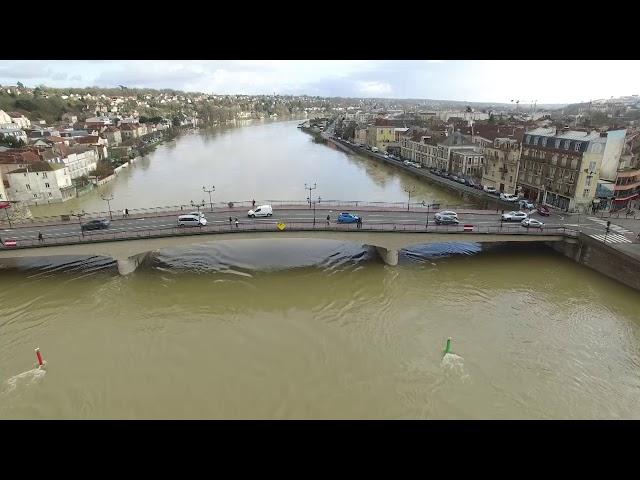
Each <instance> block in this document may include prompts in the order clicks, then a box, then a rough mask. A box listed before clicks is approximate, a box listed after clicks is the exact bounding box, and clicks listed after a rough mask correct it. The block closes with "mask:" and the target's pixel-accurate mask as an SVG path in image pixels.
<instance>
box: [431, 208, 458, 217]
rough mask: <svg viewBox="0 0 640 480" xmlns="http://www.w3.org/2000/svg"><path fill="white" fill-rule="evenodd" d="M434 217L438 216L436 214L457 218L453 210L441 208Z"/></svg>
mask: <svg viewBox="0 0 640 480" xmlns="http://www.w3.org/2000/svg"><path fill="white" fill-rule="evenodd" d="M435 216H436V218H438V216H440V217H453V218H455V219H457V218H458V214H457V213H456V212H454V211H453V210H443V211H441V212H438V213H436V215H435Z"/></svg>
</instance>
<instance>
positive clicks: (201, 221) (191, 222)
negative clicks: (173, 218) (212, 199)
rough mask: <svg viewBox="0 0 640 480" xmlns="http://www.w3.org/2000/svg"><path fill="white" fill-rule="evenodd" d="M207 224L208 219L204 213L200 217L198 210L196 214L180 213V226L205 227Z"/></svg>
mask: <svg viewBox="0 0 640 480" xmlns="http://www.w3.org/2000/svg"><path fill="white" fill-rule="evenodd" d="M206 224H207V219H206V218H204V215H203V216H201V217H198V215H197V212H196V215H180V216H179V217H178V226H179V227H200V226H202V227H204V226H205V225H206Z"/></svg>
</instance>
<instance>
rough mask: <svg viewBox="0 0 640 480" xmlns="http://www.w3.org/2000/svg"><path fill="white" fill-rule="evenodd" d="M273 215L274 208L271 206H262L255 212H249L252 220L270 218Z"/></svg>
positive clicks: (248, 214)
mask: <svg viewBox="0 0 640 480" xmlns="http://www.w3.org/2000/svg"><path fill="white" fill-rule="evenodd" d="M271 215H273V208H271V205H260V206H259V207H258V208H256V209H255V210H249V211H248V212H247V216H248V217H250V218H256V217H270V216H271Z"/></svg>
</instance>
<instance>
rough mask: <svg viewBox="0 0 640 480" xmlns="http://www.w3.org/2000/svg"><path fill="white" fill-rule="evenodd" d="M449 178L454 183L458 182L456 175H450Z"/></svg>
mask: <svg viewBox="0 0 640 480" xmlns="http://www.w3.org/2000/svg"><path fill="white" fill-rule="evenodd" d="M449 178H450V179H451V180H453V181H454V182H457V181H458V177H457V176H456V175H449Z"/></svg>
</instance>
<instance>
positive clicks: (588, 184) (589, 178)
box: [585, 177, 591, 187]
mask: <svg viewBox="0 0 640 480" xmlns="http://www.w3.org/2000/svg"><path fill="white" fill-rule="evenodd" d="M585 185H586V186H587V187H590V186H591V177H587V181H586V182H585Z"/></svg>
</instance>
